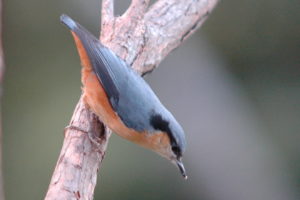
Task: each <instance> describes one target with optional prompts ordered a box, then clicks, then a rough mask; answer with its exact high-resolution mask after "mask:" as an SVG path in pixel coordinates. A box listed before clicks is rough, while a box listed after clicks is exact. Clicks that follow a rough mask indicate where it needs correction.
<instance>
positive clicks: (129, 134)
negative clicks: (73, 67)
mask: <svg viewBox="0 0 300 200" xmlns="http://www.w3.org/2000/svg"><path fill="white" fill-rule="evenodd" d="M72 34H73V36H74V39H75V43H76V46H77V49H78V53H79V55H80V60H81V64H82V66H83V68H82V71H81V73H82V77H81V81H82V84H83V95H84V101H85V103H86V104H87V105H88V106H89V107H90V109H91V110H92V111H93V112H94V113H95V114H96V115H97V116H98V117H99V118H100V120H101V121H102V122H103V123H104V124H105V125H106V126H108V127H109V128H110V129H112V130H113V131H114V132H115V133H117V134H118V135H120V136H121V137H123V138H125V139H127V140H130V141H132V142H134V143H137V144H139V145H142V146H144V147H146V148H149V149H152V150H154V151H157V152H159V153H162V152H161V151H163V149H166V148H167V147H168V145H169V144H170V140H169V137H168V136H167V134H166V133H163V132H159V133H147V132H138V131H135V130H134V129H131V128H128V127H126V125H125V124H124V123H123V122H122V120H121V119H120V117H119V116H118V115H117V113H116V112H115V111H114V110H113V108H112V106H111V104H110V102H109V100H108V98H107V95H106V93H105V90H104V88H103V87H102V85H101V83H100V81H99V80H98V78H97V76H96V74H95V73H94V71H93V69H92V66H91V63H90V61H89V57H88V56H87V53H86V51H85V49H84V47H83V45H82V43H81V41H80V40H79V38H78V37H77V36H76V34H75V33H73V32H72Z"/></svg>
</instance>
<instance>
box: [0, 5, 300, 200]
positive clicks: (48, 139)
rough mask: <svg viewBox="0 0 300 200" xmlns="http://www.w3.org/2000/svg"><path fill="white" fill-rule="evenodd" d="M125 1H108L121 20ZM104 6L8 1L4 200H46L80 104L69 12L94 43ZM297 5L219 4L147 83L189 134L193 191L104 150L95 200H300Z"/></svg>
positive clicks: (149, 163)
mask: <svg viewBox="0 0 300 200" xmlns="http://www.w3.org/2000/svg"><path fill="white" fill-rule="evenodd" d="M128 2H129V1H121V0H118V1H116V3H115V4H116V10H117V13H119V14H121V13H122V12H123V11H124V10H125V9H126V6H128V4H129V3H128ZM100 10H101V8H100V1H98V0H97V1H96V0H88V1H80V0H72V1H67V0H62V1H38V0H26V1H19V0H5V1H4V51H5V59H6V67H7V69H6V74H5V84H4V99H3V126H4V136H3V137H4V138H3V141H4V143H3V146H4V147H3V148H4V161H3V162H4V178H5V192H6V196H7V199H9V200H15V199H42V198H43V197H44V195H45V193H46V191H47V187H48V184H49V182H50V178H51V174H52V172H53V169H54V166H55V164H56V160H57V158H58V155H59V152H60V148H61V145H62V141H63V129H64V127H65V126H66V125H67V124H68V122H69V119H70V117H71V115H72V112H73V109H74V107H75V105H76V103H77V101H78V98H79V96H80V86H81V84H80V63H79V58H78V56H77V52H76V49H75V46H74V43H73V41H72V38H71V35H70V33H69V32H68V31H67V29H66V28H65V27H64V26H62V25H61V23H60V22H59V16H60V15H61V14H62V13H66V14H68V15H70V16H71V17H73V18H74V19H76V20H77V21H79V22H80V23H81V24H83V25H84V26H85V27H87V28H88V29H89V30H91V31H92V32H93V33H94V34H95V35H98V33H99V24H100V21H99V20H100ZM299 11H300V3H299V1H298V0H286V1H282V0H272V1H271V0H265V1H251V0H245V1H238V0H231V1H221V2H220V3H219V5H218V6H217V8H216V9H215V10H214V11H213V12H212V14H211V16H210V17H209V19H208V20H207V22H206V23H205V24H204V25H203V27H202V28H201V29H200V30H199V31H198V32H197V33H196V34H195V35H194V36H193V37H192V38H190V39H189V40H188V41H187V42H185V43H184V44H183V45H182V46H181V47H180V48H178V49H176V51H174V52H172V53H171V55H170V56H169V57H168V58H167V59H166V60H165V61H164V62H163V63H162V65H161V66H160V67H159V68H158V69H157V70H155V71H154V72H153V73H152V74H150V75H148V76H147V77H146V79H147V81H148V82H149V83H150V85H151V86H152V87H153V89H154V91H156V92H157V94H158V96H159V97H160V98H161V100H162V102H164V104H165V105H166V106H167V107H168V108H170V110H171V111H172V112H173V113H174V115H175V116H176V118H178V120H179V121H180V122H181V123H182V125H183V127H184V129H185V130H186V133H187V138H188V145H189V146H188V149H187V152H186V157H185V159H184V161H185V163H186V168H187V170H188V175H189V180H188V181H184V180H183V179H182V178H181V177H180V175H179V174H178V172H177V169H176V168H175V167H174V166H172V165H171V164H170V163H169V162H168V161H166V160H164V159H162V158H160V157H159V156H157V155H156V154H154V153H152V152H149V151H147V150H144V149H142V148H140V147H138V146H136V145H133V144H131V143H129V142H127V141H125V140H123V139H121V138H119V137H118V136H115V135H113V137H112V138H111V140H110V143H109V147H108V151H107V156H106V158H105V160H104V162H103V167H102V169H101V171H100V172H101V173H100V177H99V179H98V184H97V187H96V196H95V199H111V200H113V199H130V200H134V199H144V200H148V199H204V200H214V199H216V200H221V199H222V200H246V199H249V200H250V199H252V200H255V199H257V200H268V199H272V200H274V199H286V200H289V199H299V198H300V195H299V187H300V156H299V155H300V146H299V143H300V134H299V131H300V106H299V103H300V56H299V52H300V12H299Z"/></svg>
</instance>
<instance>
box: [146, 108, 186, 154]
mask: <svg viewBox="0 0 300 200" xmlns="http://www.w3.org/2000/svg"><path fill="white" fill-rule="evenodd" d="M150 124H151V125H152V126H153V128H154V129H155V130H160V131H163V132H166V133H167V134H168V136H169V138H170V141H171V145H172V151H173V152H174V154H175V155H177V156H181V154H182V152H181V149H180V147H179V146H178V144H177V142H176V140H175V138H174V136H173V134H172V131H171V130H170V126H169V122H168V121H166V120H164V119H163V118H162V116H161V115H159V114H154V115H152V116H151V118H150Z"/></svg>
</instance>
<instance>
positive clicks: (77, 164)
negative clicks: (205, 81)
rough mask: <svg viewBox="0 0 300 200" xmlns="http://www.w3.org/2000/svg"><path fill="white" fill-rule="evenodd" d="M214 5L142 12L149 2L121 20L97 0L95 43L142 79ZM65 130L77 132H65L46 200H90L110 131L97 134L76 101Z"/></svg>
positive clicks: (206, 0) (188, 0) (162, 2)
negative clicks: (97, 34) (98, 30)
mask: <svg viewBox="0 0 300 200" xmlns="http://www.w3.org/2000/svg"><path fill="white" fill-rule="evenodd" d="M217 1H218V0H198V1H194V0H184V1H183V0H182V1H178V0H159V1H157V2H156V3H155V4H154V5H153V6H152V7H151V8H150V9H149V11H148V12H146V10H147V8H148V5H149V0H133V1H132V3H131V5H130V7H129V8H128V10H127V11H126V12H125V13H124V15H122V16H121V17H114V14H113V13H114V11H113V10H114V9H113V0H103V1H102V22H101V27H102V30H101V35H100V40H101V42H102V43H103V44H104V45H105V46H107V47H108V48H110V49H111V50H112V51H114V52H115V53H116V54H117V55H118V56H120V57H121V58H123V59H124V60H125V61H126V62H127V63H128V64H130V65H131V66H132V67H133V68H134V69H135V70H136V71H138V72H139V73H140V74H145V73H147V72H149V71H152V70H153V69H154V68H155V66H157V65H158V64H159V63H160V62H161V61H162V60H163V58H165V57H166V56H167V54H168V53H169V52H170V51H172V50H173V49H174V48H176V47H177V46H179V45H180V44H181V43H182V42H183V41H184V40H185V39H186V38H187V37H189V36H190V35H191V34H192V33H193V32H194V31H195V30H196V29H197V28H198V27H199V26H200V25H201V24H202V23H203V22H204V21H205V19H206V18H207V16H208V14H209V13H210V12H211V10H212V9H213V7H214V6H215V5H216V3H217ZM70 125H75V126H76V127H78V130H76V129H67V130H66V132H65V139H64V144H63V147H62V150H61V153H60V157H59V159H58V162H57V164H56V167H55V171H54V174H53V177H52V180H51V183H50V186H49V189H48V193H47V195H46V198H45V199H47V200H52V199H92V197H93V191H94V187H95V185H96V178H97V171H98V169H100V167H101V166H100V165H101V161H102V160H103V157H104V155H105V150H106V147H107V143H108V139H109V136H110V131H108V129H106V128H103V127H104V126H103V125H102V123H101V122H100V121H99V120H98V118H97V116H95V115H94V114H93V113H91V111H89V109H88V108H87V107H86V105H84V103H83V101H82V98H81V99H80V100H79V103H78V105H77V107H76V109H75V111H74V114H73V117H72V120H71V123H70ZM88 130H92V131H91V132H92V133H94V135H93V137H94V138H98V139H97V140H98V141H99V144H98V145H95V144H94V142H93V141H91V140H90V139H89V136H88V134H86V132H87V131H88Z"/></svg>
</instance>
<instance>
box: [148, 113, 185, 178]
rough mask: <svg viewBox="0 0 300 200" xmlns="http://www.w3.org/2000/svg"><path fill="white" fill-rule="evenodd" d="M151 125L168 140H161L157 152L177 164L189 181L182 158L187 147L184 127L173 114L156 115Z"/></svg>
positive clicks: (152, 118) (153, 116)
mask: <svg viewBox="0 0 300 200" xmlns="http://www.w3.org/2000/svg"><path fill="white" fill-rule="evenodd" d="M163 116H164V117H163ZM150 123H151V125H152V126H153V128H154V129H155V130H156V131H159V132H161V137H164V138H166V139H165V140H160V141H161V145H159V147H158V148H157V149H156V150H155V151H157V153H159V154H160V155H162V156H163V157H165V158H167V159H169V160H170V161H171V162H172V163H173V164H175V165H176V166H177V167H178V169H179V170H180V173H181V174H182V176H183V177H184V178H185V179H187V175H186V172H185V168H184V165H183V163H182V156H183V153H184V151H185V146H186V140H185V134H184V131H183V129H182V127H181V126H180V124H179V123H178V122H177V121H176V120H175V118H174V117H173V116H172V115H171V114H170V115H161V114H154V115H152V116H151V119H150Z"/></svg>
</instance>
